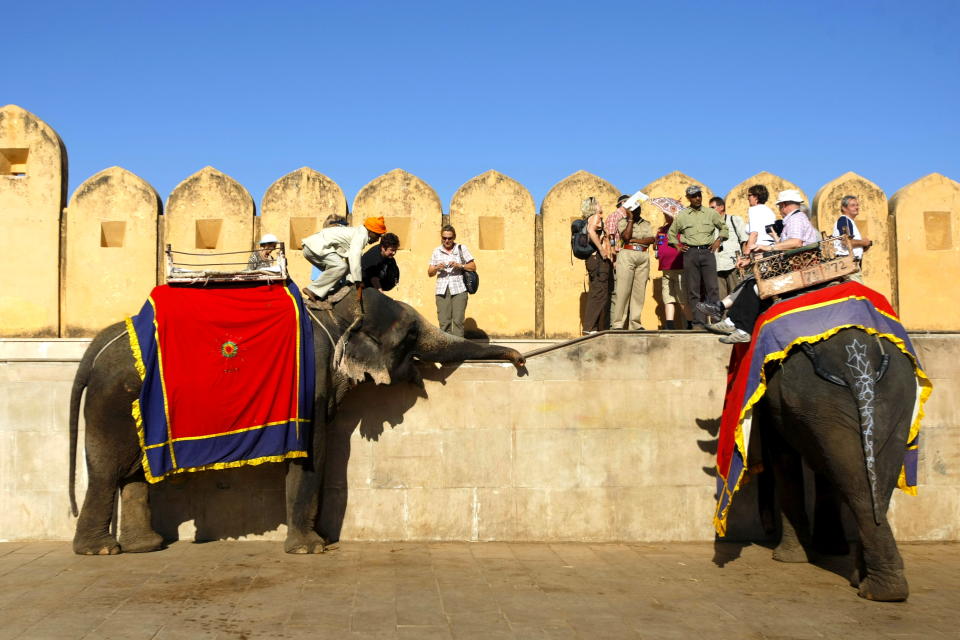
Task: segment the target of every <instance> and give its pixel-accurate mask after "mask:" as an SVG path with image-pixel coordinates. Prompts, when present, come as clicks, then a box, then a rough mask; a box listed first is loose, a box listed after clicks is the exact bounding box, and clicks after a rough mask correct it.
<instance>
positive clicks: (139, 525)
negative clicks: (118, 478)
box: [120, 477, 163, 553]
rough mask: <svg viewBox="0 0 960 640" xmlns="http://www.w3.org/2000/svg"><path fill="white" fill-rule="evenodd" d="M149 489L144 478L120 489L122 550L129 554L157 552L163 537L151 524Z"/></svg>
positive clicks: (125, 484)
mask: <svg viewBox="0 0 960 640" xmlns="http://www.w3.org/2000/svg"><path fill="white" fill-rule="evenodd" d="M148 494H149V487H148V485H147V482H146V480H144V479H143V478H142V477H141V478H138V479H134V480H128V481H127V482H125V483H123V485H122V486H121V487H120V548H121V549H122V550H123V551H125V552H129V553H140V552H144V551H156V550H157V549H160V548H161V547H163V537H162V536H160V534H159V533H157V532H156V531H154V530H153V526H152V525H151V523H150V502H149V495H148Z"/></svg>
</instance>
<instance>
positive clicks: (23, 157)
mask: <svg viewBox="0 0 960 640" xmlns="http://www.w3.org/2000/svg"><path fill="white" fill-rule="evenodd" d="M29 154H30V150H29V149H0V176H25V175H27V156H28V155H29Z"/></svg>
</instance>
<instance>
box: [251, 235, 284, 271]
mask: <svg viewBox="0 0 960 640" xmlns="http://www.w3.org/2000/svg"><path fill="white" fill-rule="evenodd" d="M278 244H280V240H279V239H278V238H277V236H275V235H273V234H272V233H265V234H264V235H263V237H262V238H260V245H259V247H258V248H257V249H256V251H254V252H253V253H251V254H250V259H249V260H247V269H251V270H256V269H269V270H271V271H279V270H280V268H279V267H278V266H277V260H276V258H274V257H273V252H274V250H275V249H276V248H277V245H278Z"/></svg>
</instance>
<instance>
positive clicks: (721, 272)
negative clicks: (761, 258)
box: [710, 196, 747, 298]
mask: <svg viewBox="0 0 960 640" xmlns="http://www.w3.org/2000/svg"><path fill="white" fill-rule="evenodd" d="M710 206H711V207H713V209H714V210H715V211H716V212H717V213H719V214H720V215H721V216H722V217H723V222H724V224H726V225H727V234H728V235H727V239H726V240H724V241H723V243H721V244H720V250H719V251H717V288H718V289H719V297H720V298H726V297H727V296H728V295H730V292H732V291H733V290H734V289H736V288H737V285H738V284H740V271H739V270H738V269H737V259H738V258H739V257H740V252H741V251H743V248H744V246H745V245H746V243H747V226H746V224H744V222H743V218H741V217H740V216H735V215H732V214H729V213H727V203H726V202H724V200H723V198H721V197H719V196H714V197H713V198H710Z"/></svg>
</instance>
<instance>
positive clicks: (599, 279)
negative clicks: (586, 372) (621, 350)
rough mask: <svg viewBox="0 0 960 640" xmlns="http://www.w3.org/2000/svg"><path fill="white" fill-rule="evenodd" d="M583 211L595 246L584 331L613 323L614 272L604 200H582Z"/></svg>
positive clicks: (589, 264) (589, 261) (589, 260)
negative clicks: (604, 222)
mask: <svg viewBox="0 0 960 640" xmlns="http://www.w3.org/2000/svg"><path fill="white" fill-rule="evenodd" d="M580 213H581V215H583V216H586V218H587V223H586V230H587V237H588V238H589V239H590V243H591V244H592V245H593V246H594V247H595V251H594V252H593V254H592V255H591V256H590V257H589V258H587V260H586V267H587V278H588V279H589V283H590V284H589V288H588V289H587V304H586V307H585V308H584V311H583V318H582V324H583V333H584V334H585V335H586V334H589V333H596V332H597V331H604V330H606V329H607V328H608V327H609V326H610V280H611V279H612V277H613V275H612V273H613V249H612V248H611V247H610V242H609V240H608V238H607V234H606V233H604V228H603V209H602V208H601V207H600V202H599V201H598V200H597V199H596V198H594V197H590V198H587V199H585V200H584V201H583V202H582V203H581V204H580Z"/></svg>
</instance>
